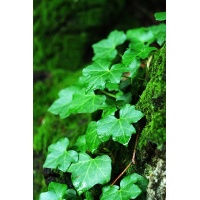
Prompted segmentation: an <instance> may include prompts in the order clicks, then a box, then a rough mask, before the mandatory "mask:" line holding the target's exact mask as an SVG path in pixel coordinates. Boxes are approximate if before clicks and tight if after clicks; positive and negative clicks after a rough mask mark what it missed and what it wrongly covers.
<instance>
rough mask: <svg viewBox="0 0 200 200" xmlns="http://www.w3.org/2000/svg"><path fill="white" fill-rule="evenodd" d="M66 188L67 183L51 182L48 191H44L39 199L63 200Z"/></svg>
mask: <svg viewBox="0 0 200 200" xmlns="http://www.w3.org/2000/svg"><path fill="white" fill-rule="evenodd" d="M66 190H67V186H66V185H65V184H60V183H56V182H51V183H50V184H49V186H48V192H42V193H41V194H40V197H39V200H62V199H63V196H64V194H65V193H66Z"/></svg>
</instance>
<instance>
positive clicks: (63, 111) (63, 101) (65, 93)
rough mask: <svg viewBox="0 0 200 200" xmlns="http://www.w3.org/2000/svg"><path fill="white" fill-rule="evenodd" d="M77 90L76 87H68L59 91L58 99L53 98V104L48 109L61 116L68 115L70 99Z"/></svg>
mask: <svg viewBox="0 0 200 200" xmlns="http://www.w3.org/2000/svg"><path fill="white" fill-rule="evenodd" d="M77 90H78V88H77V87H74V86H72V87H68V88H66V89H63V90H61V91H60V92H59V94H58V95H59V99H57V100H55V101H54V102H53V104H52V105H51V106H50V107H49V109H48V111H49V112H51V113H53V114H55V115H58V114H59V115H60V117H61V118H65V117H67V116H69V113H68V112H69V105H70V102H71V101H72V98H73V94H74V93H76V92H77Z"/></svg>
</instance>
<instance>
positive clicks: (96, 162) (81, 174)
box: [68, 153, 111, 195]
mask: <svg viewBox="0 0 200 200" xmlns="http://www.w3.org/2000/svg"><path fill="white" fill-rule="evenodd" d="M68 172H71V173H72V183H73V185H74V187H75V188H76V190H77V192H78V194H79V195H80V194H82V193H83V192H85V191H87V190H89V189H90V188H92V187H93V186H94V185H96V184H105V183H107V182H108V181H109V180H110V177H111V159H110V157H109V156H107V155H103V156H97V157H96V158H94V159H93V158H91V157H90V156H89V155H87V154H86V153H80V154H79V160H78V162H77V163H73V164H72V165H71V166H70V167H69V169H68Z"/></svg>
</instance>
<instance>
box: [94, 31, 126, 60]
mask: <svg viewBox="0 0 200 200" xmlns="http://www.w3.org/2000/svg"><path fill="white" fill-rule="evenodd" d="M125 40H126V35H125V33H124V32H123V31H117V30H115V31H112V32H111V33H110V34H109V36H108V38H107V39H104V40H101V41H100V42H98V43H96V44H93V45H92V47H93V50H94V54H95V55H94V57H93V58H92V60H93V61H95V60H97V59H99V58H101V59H104V60H108V61H112V60H113V59H114V58H115V57H116V55H117V50H116V49H115V48H116V46H117V45H120V44H123V43H124V41H125Z"/></svg>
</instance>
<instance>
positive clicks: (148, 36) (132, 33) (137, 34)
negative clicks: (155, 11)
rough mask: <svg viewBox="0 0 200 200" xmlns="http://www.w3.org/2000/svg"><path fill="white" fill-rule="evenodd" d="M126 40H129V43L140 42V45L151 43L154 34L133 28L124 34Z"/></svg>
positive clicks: (146, 29) (143, 29)
mask: <svg viewBox="0 0 200 200" xmlns="http://www.w3.org/2000/svg"><path fill="white" fill-rule="evenodd" d="M126 35H127V39H128V40H130V41H131V42H134V41H138V40H139V41H141V42H142V43H145V42H152V41H153V39H154V34H153V33H152V31H151V30H150V29H149V28H144V27H141V28H135V29H131V30H128V31H127V32H126Z"/></svg>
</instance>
